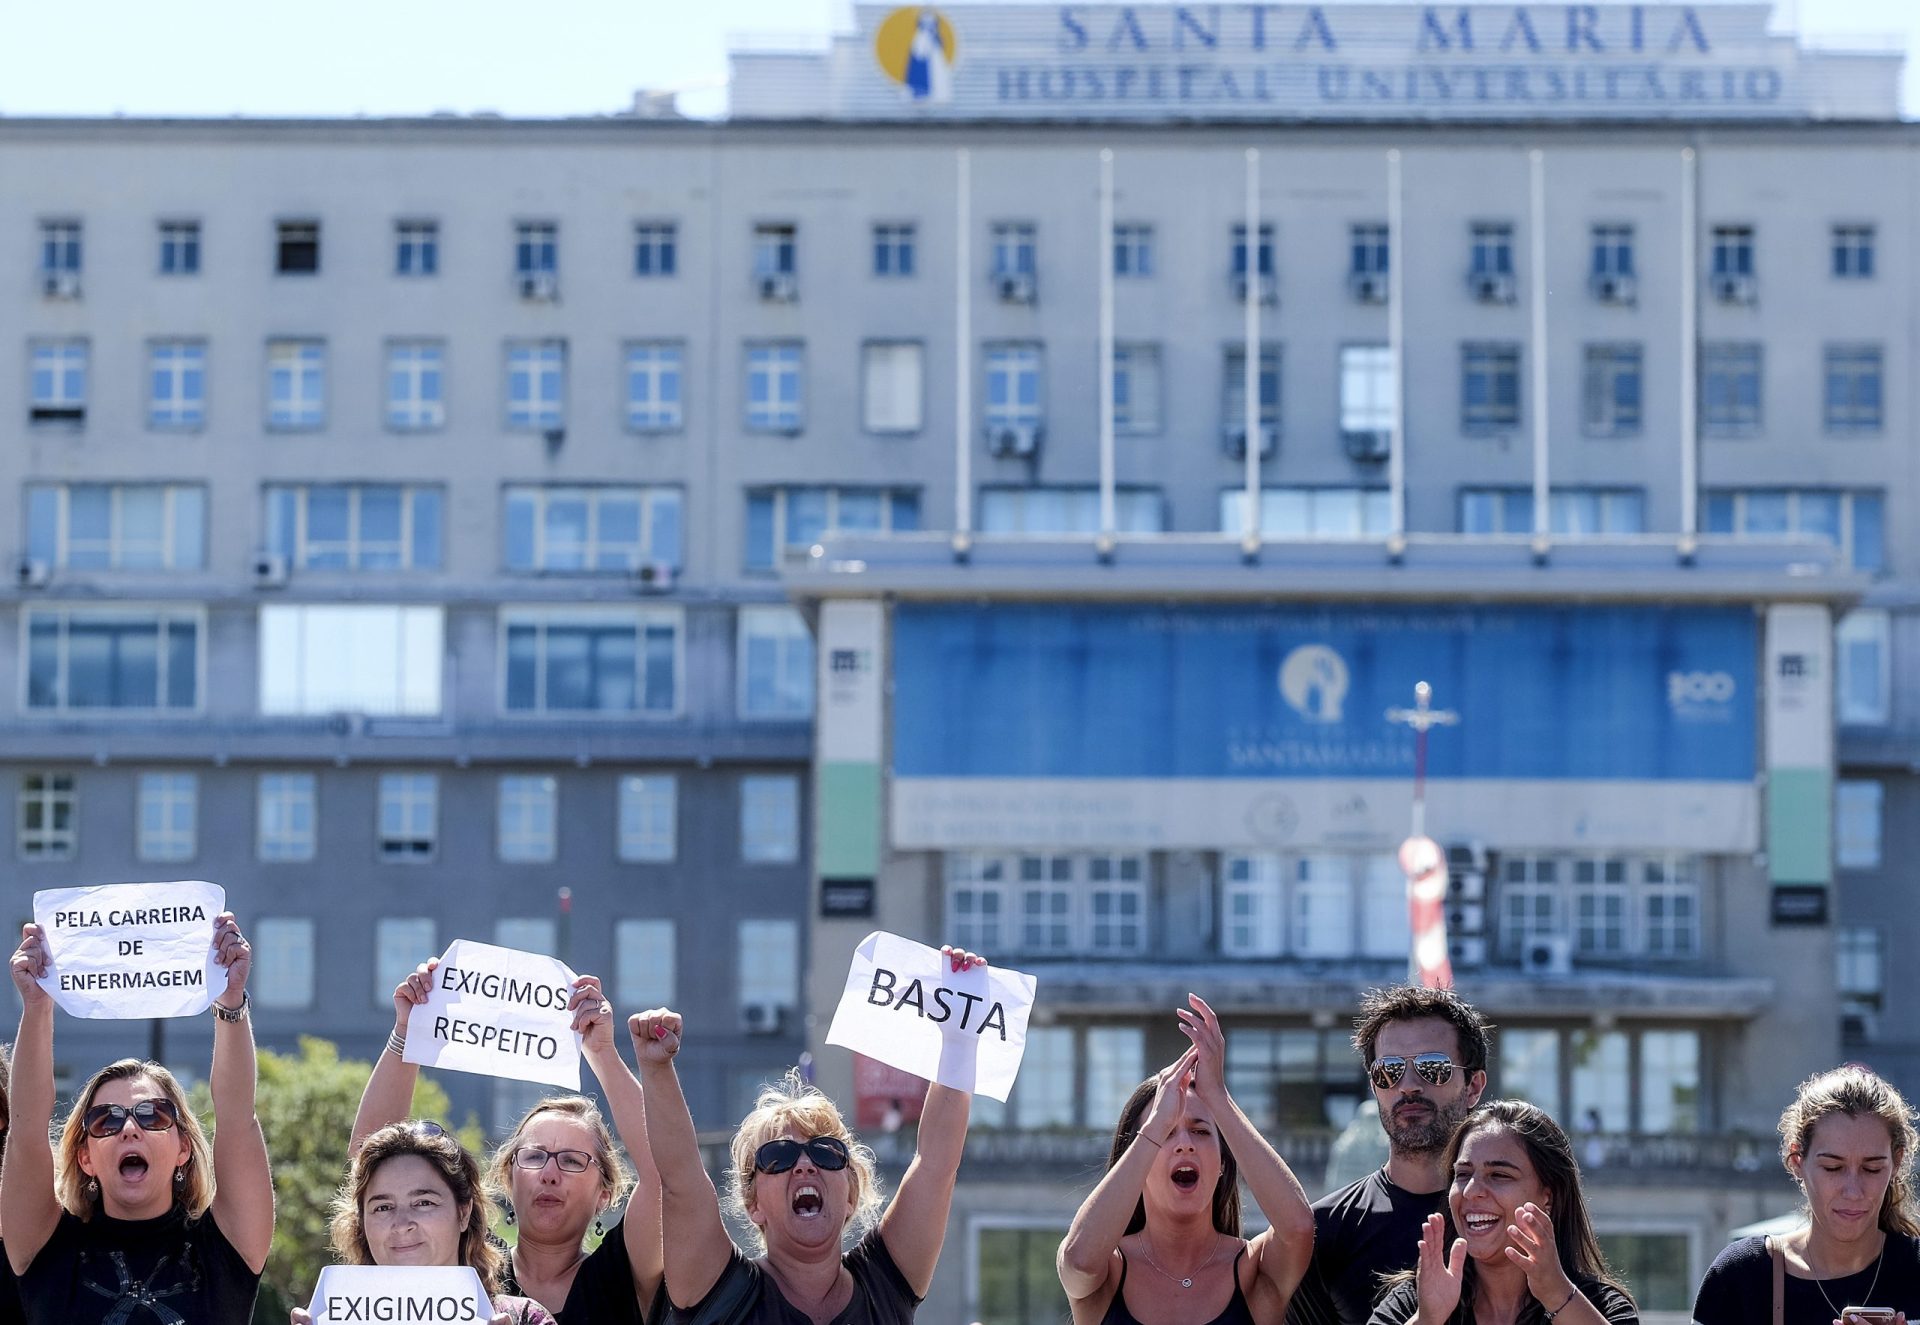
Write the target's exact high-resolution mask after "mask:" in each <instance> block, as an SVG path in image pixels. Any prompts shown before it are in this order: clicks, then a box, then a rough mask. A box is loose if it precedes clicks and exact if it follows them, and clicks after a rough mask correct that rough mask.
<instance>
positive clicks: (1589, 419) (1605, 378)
mask: <svg viewBox="0 0 1920 1325" xmlns="http://www.w3.org/2000/svg"><path fill="white" fill-rule="evenodd" d="M1582 401H1583V405H1582V417H1583V422H1584V423H1585V425H1586V433H1587V436H1589V437H1636V436H1638V435H1639V433H1640V347H1639V346H1638V345H1589V346H1587V347H1586V381H1585V390H1584V392H1583V394H1582Z"/></svg>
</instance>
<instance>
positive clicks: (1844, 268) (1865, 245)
mask: <svg viewBox="0 0 1920 1325" xmlns="http://www.w3.org/2000/svg"><path fill="white" fill-rule="evenodd" d="M1873 242H1874V228H1873V227H1872V226H1871V225H1836V226H1835V227H1833V274H1834V276H1835V277H1837V278H1838V279H1840V280H1854V281H1864V280H1871V279H1872V277H1873Z"/></svg>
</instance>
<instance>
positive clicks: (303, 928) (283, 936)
mask: <svg viewBox="0 0 1920 1325" xmlns="http://www.w3.org/2000/svg"><path fill="white" fill-rule="evenodd" d="M313 930H314V925H313V921H312V920H310V919H308V918H307V917H305V916H262V917H261V918H260V919H258V920H256V921H254V923H253V926H252V932H253V953H254V965H253V974H252V978H251V979H249V980H248V982H247V984H248V987H249V992H250V993H251V994H252V996H253V998H254V999H255V1000H256V1001H257V1002H258V1003H259V1004H260V1006H261V1007H263V1008H310V1007H312V1006H313V991H314V940H313ZM393 983H394V984H396V985H397V984H399V983H400V981H399V979H397V978H396V979H395V980H394V982H393ZM391 992H392V988H391V986H389V989H388V993H389V994H391Z"/></svg>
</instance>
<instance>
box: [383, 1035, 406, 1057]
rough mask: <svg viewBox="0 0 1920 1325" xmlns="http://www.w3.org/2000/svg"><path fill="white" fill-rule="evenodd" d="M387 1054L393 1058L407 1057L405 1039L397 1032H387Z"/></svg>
mask: <svg viewBox="0 0 1920 1325" xmlns="http://www.w3.org/2000/svg"><path fill="white" fill-rule="evenodd" d="M387 1052H388V1053H390V1054H392V1055H393V1056H394V1057H395V1058H405V1057H406V1056H407V1037H406V1036H404V1035H402V1034H401V1033H400V1032H399V1031H388V1032H387Z"/></svg>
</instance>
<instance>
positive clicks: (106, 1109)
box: [86, 1100, 180, 1140]
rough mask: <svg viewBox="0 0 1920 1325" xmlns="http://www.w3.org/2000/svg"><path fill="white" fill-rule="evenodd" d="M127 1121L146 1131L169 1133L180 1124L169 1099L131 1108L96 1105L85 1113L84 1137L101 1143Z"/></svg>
mask: <svg viewBox="0 0 1920 1325" xmlns="http://www.w3.org/2000/svg"><path fill="white" fill-rule="evenodd" d="M129 1118H131V1119H133V1120H134V1121H135V1122H136V1123H139V1124H140V1129H141V1130H142V1131H145V1132H169V1131H172V1130H173V1129H174V1128H175V1127H176V1126H178V1125H179V1123H180V1114H179V1112H178V1111H177V1110H175V1108H174V1107H173V1101H172V1100H141V1101H140V1102H139V1103H138V1104H135V1105H134V1106H133V1107H132V1108H131V1109H129V1108H128V1107H127V1106H126V1105H124V1104H96V1105H94V1106H93V1107H92V1108H91V1109H88V1110H87V1116H86V1125H87V1135H88V1136H91V1137H96V1138H99V1139H101V1140H105V1139H106V1138H107V1137H110V1136H118V1135H120V1131H121V1129H122V1128H124V1127H125V1126H126V1125H127V1119H129Z"/></svg>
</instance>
